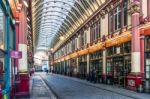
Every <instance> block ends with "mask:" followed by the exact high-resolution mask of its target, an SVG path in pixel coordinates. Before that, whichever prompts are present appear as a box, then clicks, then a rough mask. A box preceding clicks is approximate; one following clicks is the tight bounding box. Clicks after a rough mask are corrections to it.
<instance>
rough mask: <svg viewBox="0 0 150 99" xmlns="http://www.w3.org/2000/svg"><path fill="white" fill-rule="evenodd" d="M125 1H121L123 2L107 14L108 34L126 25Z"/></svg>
mask: <svg viewBox="0 0 150 99" xmlns="http://www.w3.org/2000/svg"><path fill="white" fill-rule="evenodd" d="M127 1H128V0H123V2H122V3H121V4H120V5H118V6H117V7H116V8H115V9H114V10H112V11H111V12H110V13H109V32H110V33H112V32H115V31H117V30H119V29H120V28H122V27H124V26H126V25H127V16H128V9H127V4H128V3H127Z"/></svg>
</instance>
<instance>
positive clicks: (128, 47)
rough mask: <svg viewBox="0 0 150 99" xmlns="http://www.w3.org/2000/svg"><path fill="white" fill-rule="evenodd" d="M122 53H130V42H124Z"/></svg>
mask: <svg viewBox="0 0 150 99" xmlns="http://www.w3.org/2000/svg"><path fill="white" fill-rule="evenodd" d="M124 53H131V42H127V43H124Z"/></svg>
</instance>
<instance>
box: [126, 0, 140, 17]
mask: <svg viewBox="0 0 150 99" xmlns="http://www.w3.org/2000/svg"><path fill="white" fill-rule="evenodd" d="M129 13H130V15H132V14H134V13H140V2H139V1H134V2H132V3H131V5H130V9H129Z"/></svg>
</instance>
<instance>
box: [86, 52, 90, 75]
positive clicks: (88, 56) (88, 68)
mask: <svg viewBox="0 0 150 99" xmlns="http://www.w3.org/2000/svg"><path fill="white" fill-rule="evenodd" d="M89 70H90V54H88V55H87V74H89Z"/></svg>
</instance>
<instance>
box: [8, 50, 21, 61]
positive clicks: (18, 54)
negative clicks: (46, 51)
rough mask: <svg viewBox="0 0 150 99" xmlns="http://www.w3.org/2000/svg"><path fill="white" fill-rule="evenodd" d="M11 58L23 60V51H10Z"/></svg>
mask: <svg viewBox="0 0 150 99" xmlns="http://www.w3.org/2000/svg"><path fill="white" fill-rule="evenodd" d="M10 57H11V58H16V59H20V58H22V52H21V51H10Z"/></svg>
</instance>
